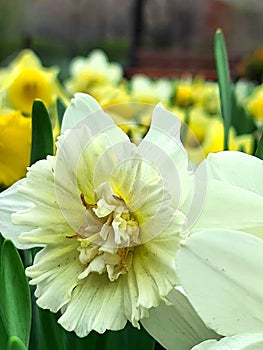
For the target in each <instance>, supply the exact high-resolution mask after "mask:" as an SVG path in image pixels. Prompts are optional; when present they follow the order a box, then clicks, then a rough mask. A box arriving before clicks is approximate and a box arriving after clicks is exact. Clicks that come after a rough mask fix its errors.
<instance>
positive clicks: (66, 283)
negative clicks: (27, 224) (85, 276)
mask: <svg viewBox="0 0 263 350" xmlns="http://www.w3.org/2000/svg"><path fill="white" fill-rule="evenodd" d="M65 240H68V242H67V241H65ZM78 244H79V243H78V242H76V241H75V240H74V241H73V239H70V238H65V239H64V245H62V244H61V245H60V246H56V247H54V246H52V245H49V246H48V247H45V248H44V249H42V250H41V251H40V252H38V253H37V254H36V256H35V260H34V265H33V266H30V267H28V268H27V269H26V274H27V276H29V277H31V278H32V280H31V281H30V284H33V285H34V284H37V288H36V291H35V295H36V297H37V298H38V300H37V304H38V305H39V306H40V307H42V308H43V309H49V310H51V311H52V312H57V311H58V310H59V309H60V308H61V307H62V306H63V305H65V304H67V303H68V301H69V300H70V299H71V294H72V291H73V289H74V288H75V287H76V285H77V284H78V275H79V273H80V272H81V271H82V270H83V265H81V264H80V262H79V259H78V255H79V252H78V251H77V246H78Z"/></svg>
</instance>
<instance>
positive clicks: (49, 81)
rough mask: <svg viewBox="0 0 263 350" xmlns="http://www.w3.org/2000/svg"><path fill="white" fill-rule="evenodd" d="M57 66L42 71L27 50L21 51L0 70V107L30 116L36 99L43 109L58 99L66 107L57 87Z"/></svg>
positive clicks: (33, 55) (43, 68) (32, 53)
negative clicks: (43, 104) (41, 102)
mask: <svg viewBox="0 0 263 350" xmlns="http://www.w3.org/2000/svg"><path fill="white" fill-rule="evenodd" d="M58 71H59V70H58V68H57V67H50V68H45V67H43V66H42V64H41V61H40V59H39V58H38V57H37V55H36V54H35V53H34V52H33V51H31V50H23V51H21V53H20V54H19V55H18V56H17V57H16V58H15V59H14V60H13V61H12V62H11V63H10V65H9V66H8V67H6V68H1V69H0V105H1V106H2V107H3V106H7V107H10V108H13V109H17V110H20V111H21V112H22V113H23V114H30V113H31V109H32V104H33V102H34V100H35V99H36V98H39V99H41V100H42V101H43V102H44V103H45V105H46V107H47V108H48V107H50V105H51V104H52V103H53V102H55V101H56V99H57V97H59V98H60V99H61V100H62V101H63V102H64V103H66V104H68V99H67V97H66V96H65V93H64V92H63V89H62V87H61V86H60V84H59V82H58V80H57V75H58Z"/></svg>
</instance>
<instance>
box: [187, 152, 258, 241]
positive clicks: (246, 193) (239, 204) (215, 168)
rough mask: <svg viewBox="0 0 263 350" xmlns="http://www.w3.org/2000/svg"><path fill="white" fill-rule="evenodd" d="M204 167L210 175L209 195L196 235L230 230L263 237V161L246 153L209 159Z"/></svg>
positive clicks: (201, 202) (196, 225) (229, 154)
mask: <svg viewBox="0 0 263 350" xmlns="http://www.w3.org/2000/svg"><path fill="white" fill-rule="evenodd" d="M200 167H203V168H206V171H207V188H206V192H207V193H206V198H205V199H202V198H200V200H199V205H200V208H201V209H203V211H202V213H201V215H200V217H199V218H198V220H197V222H196V223H195V225H194V227H193V231H199V230H203V229H207V228H226V229H235V230H241V231H247V232H251V233H254V234H256V235H259V236H261V237H263V216H262V212H263V181H262V178H263V162H262V160H260V159H257V158H255V157H252V156H249V155H247V154H244V153H242V152H220V153H217V154H211V155H209V157H208V159H207V160H206V161H204V162H203V163H202V164H201V165H200ZM204 181H205V179H204ZM204 190H205V188H204ZM203 198H204V196H203Z"/></svg>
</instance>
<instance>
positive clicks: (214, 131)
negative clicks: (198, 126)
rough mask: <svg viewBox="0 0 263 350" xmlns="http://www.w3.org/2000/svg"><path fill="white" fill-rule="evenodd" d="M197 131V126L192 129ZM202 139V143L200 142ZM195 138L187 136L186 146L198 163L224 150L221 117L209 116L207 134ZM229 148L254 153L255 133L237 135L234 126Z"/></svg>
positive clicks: (230, 133)
mask: <svg viewBox="0 0 263 350" xmlns="http://www.w3.org/2000/svg"><path fill="white" fill-rule="evenodd" d="M190 128H191V124H190ZM192 130H193V132H194V133H195V128H193V129H192ZM199 140H200V143H199V142H198V141H199ZM199 140H198V137H197V139H195V138H193V135H189V137H188V136H187V137H186V148H187V150H188V152H189V157H190V158H191V159H192V160H194V161H195V162H196V163H197V164H198V163H200V162H201V161H202V160H203V159H204V157H206V156H207V155H208V154H209V153H215V152H220V151H223V149H224V125H223V122H222V120H221V119H220V118H207V124H206V126H205V134H204V135H203V137H202V138H201V139H199ZM228 146H229V150H231V151H243V152H246V153H247V154H252V152H253V147H254V138H253V135H250V134H244V135H239V136H237V135H236V132H235V130H234V128H233V127H231V128H230V131H229V145H228Z"/></svg>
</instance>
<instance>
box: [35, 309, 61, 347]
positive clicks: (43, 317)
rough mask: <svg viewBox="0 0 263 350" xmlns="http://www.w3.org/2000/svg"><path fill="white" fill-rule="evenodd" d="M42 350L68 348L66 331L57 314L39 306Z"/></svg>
mask: <svg viewBox="0 0 263 350" xmlns="http://www.w3.org/2000/svg"><path fill="white" fill-rule="evenodd" d="M38 315H39V324H40V344H41V350H50V349H56V350H66V344H65V334H66V331H64V329H63V328H62V327H61V326H60V324H58V323H57V318H56V314H54V313H52V312H51V311H49V310H43V309H41V308H38Z"/></svg>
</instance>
